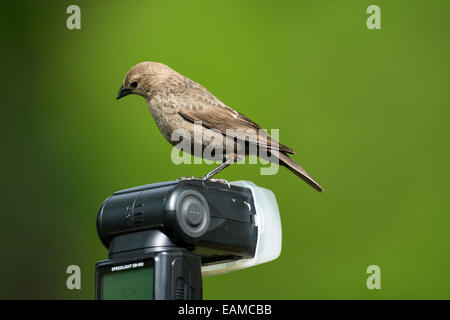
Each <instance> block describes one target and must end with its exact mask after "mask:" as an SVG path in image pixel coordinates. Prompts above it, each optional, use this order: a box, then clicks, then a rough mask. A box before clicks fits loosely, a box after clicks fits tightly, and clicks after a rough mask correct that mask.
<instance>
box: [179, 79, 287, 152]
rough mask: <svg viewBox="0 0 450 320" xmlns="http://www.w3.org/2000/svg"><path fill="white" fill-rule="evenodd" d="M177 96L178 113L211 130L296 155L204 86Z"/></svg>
mask: <svg viewBox="0 0 450 320" xmlns="http://www.w3.org/2000/svg"><path fill="white" fill-rule="evenodd" d="M179 98H180V99H177V104H178V108H179V111H178V113H179V114H180V115H181V116H182V117H183V118H185V119H186V120H188V121H191V122H195V121H198V122H201V123H202V125H203V126H205V127H207V128H209V129H216V130H219V131H220V132H221V133H222V134H224V135H227V134H228V135H231V136H232V137H234V138H237V139H242V140H244V141H248V142H249V143H251V144H256V145H258V146H264V147H267V148H273V149H275V150H278V151H282V152H286V153H291V154H294V153H295V152H294V151H293V150H292V149H291V148H288V147H286V146H285V145H283V144H281V143H279V142H277V141H276V140H275V139H272V138H271V137H270V136H269V135H268V134H267V133H266V132H265V131H264V130H262V129H261V127H260V126H259V125H257V124H256V123H255V122H253V121H252V120H250V119H248V118H247V117H245V116H244V115H243V114H241V113H239V112H237V111H235V110H233V109H231V108H230V107H228V106H227V105H225V104H224V103H222V102H221V101H220V100H218V99H217V98H216V97H214V96H213V95H212V94H211V93H210V92H209V91H207V90H206V89H204V88H198V87H197V88H190V89H189V90H187V91H186V92H185V93H184V94H183V95H181V96H180V97H179Z"/></svg>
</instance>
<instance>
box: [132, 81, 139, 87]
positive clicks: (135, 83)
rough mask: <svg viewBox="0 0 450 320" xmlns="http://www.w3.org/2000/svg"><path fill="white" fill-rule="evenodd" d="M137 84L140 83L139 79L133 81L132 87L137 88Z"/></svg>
mask: <svg viewBox="0 0 450 320" xmlns="http://www.w3.org/2000/svg"><path fill="white" fill-rule="evenodd" d="M137 85H138V83H137V81H133V82H132V83H131V84H130V87H132V88H136V87H137Z"/></svg>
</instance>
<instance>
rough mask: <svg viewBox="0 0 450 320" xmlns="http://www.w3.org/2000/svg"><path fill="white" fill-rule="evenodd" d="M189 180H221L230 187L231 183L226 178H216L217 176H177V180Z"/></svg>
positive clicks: (220, 181)
mask: <svg viewBox="0 0 450 320" xmlns="http://www.w3.org/2000/svg"><path fill="white" fill-rule="evenodd" d="M188 180H203V181H210V182H219V183H223V184H226V185H227V186H228V187H230V183H229V182H228V181H227V180H225V179H215V178H208V177H203V178H197V177H194V176H190V177H179V178H177V181H188Z"/></svg>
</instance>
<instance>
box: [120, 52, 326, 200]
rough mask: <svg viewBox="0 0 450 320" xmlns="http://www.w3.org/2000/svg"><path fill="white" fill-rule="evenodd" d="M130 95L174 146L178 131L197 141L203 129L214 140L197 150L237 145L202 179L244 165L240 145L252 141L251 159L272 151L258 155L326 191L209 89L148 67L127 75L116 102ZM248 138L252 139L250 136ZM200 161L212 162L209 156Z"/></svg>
mask: <svg viewBox="0 0 450 320" xmlns="http://www.w3.org/2000/svg"><path fill="white" fill-rule="evenodd" d="M130 94H136V95H139V96H142V97H143V98H145V100H146V101H147V104H148V107H149V109H150V112H151V114H152V116H153V118H154V120H155V123H156V125H157V127H158V129H159V131H160V132H161V134H162V135H163V136H164V138H165V139H166V140H167V141H169V142H170V143H171V144H172V145H174V146H175V145H176V142H177V141H173V139H171V137H172V134H173V133H174V131H175V130H177V129H180V128H181V129H184V130H185V132H187V133H188V134H189V135H191V138H193V137H194V129H195V126H196V125H197V126H198V125H200V126H201V130H202V133H205V131H207V130H209V132H210V134H209V139H205V140H203V141H200V142H196V141H195V139H193V140H194V142H192V145H193V146H194V150H195V143H198V144H200V145H199V146H198V147H199V148H200V149H201V150H202V151H204V150H205V148H206V147H207V146H208V145H210V144H213V143H214V142H215V141H216V142H217V141H218V142H217V144H220V146H219V145H217V146H216V147H221V146H222V144H223V146H225V144H226V143H227V142H228V143H231V145H232V146H233V145H234V147H233V148H231V150H229V149H230V148H228V149H227V148H225V147H223V149H224V150H226V151H225V154H224V156H223V158H221V160H220V162H221V164H220V165H219V166H218V167H217V168H215V169H214V170H212V171H211V172H209V173H208V174H206V175H205V176H204V177H203V178H202V179H212V177H213V176H214V175H216V174H217V173H219V172H220V171H222V170H223V169H225V168H226V167H227V166H228V165H230V164H231V163H234V162H236V161H238V160H239V157H238V154H237V145H236V140H237V139H246V140H245V146H244V148H245V154H249V150H250V149H251V147H256V148H257V149H258V150H262V149H264V150H266V151H267V150H268V152H267V153H262V154H264V155H265V156H262V155H261V152H259V153H258V154H257V155H258V156H259V157H261V158H264V159H265V160H269V161H271V162H276V163H277V164H279V165H281V166H284V167H286V168H287V169H289V170H290V171H291V172H292V173H294V174H295V175H296V176H298V177H300V178H301V179H303V180H304V181H305V182H306V183H307V184H308V185H310V186H311V187H313V188H314V189H316V190H317V191H319V192H322V191H323V188H322V187H321V186H320V185H319V184H318V183H317V182H316V181H315V180H314V179H313V178H312V177H311V176H310V175H309V174H308V173H307V172H306V171H305V170H304V169H303V168H302V167H301V166H300V165H298V164H297V163H296V162H295V161H294V160H292V159H291V158H290V156H289V154H294V153H295V152H294V151H293V150H292V149H291V148H289V147H287V146H285V145H283V144H281V143H279V142H278V141H276V140H275V139H273V138H271V137H270V135H269V134H267V133H266V132H265V131H264V130H262V129H261V127H260V126H259V125H258V124H256V123H255V122H253V121H252V120H250V119H249V118H247V117H246V116H244V115H243V114H241V113H239V112H238V111H236V110H234V109H232V108H231V107H229V106H227V105H226V104H225V103H223V102H222V101H220V100H219V99H218V98H216V97H215V96H214V95H213V94H212V93H211V92H210V91H208V90H207V89H206V88H205V87H203V86H202V85H200V84H199V83H197V82H195V81H193V80H191V79H189V78H187V77H185V76H183V75H182V74H180V73H178V72H176V71H175V70H173V69H172V68H170V67H168V66H167V65H165V64H163V63H159V62H151V61H147V62H141V63H138V64H137V65H135V66H133V67H132V68H131V69H130V70H129V71H128V72H127V73H126V75H125V78H124V80H123V82H122V85H121V86H120V89H119V92H118V94H117V96H116V99H117V100H118V99H121V98H123V97H125V96H127V95H130ZM211 132H212V133H211ZM229 132H231V136H230V134H229ZM243 132H250V133H251V134H249V135H245V134H243ZM218 138H223V139H218ZM191 141H192V140H191ZM197 150H198V149H197ZM253 150H254V149H253ZM191 153H192V152H191ZM200 156H201V157H203V158H208V156H205V155H204V154H203V152H202V155H200ZM214 159H217V157H215V158H214Z"/></svg>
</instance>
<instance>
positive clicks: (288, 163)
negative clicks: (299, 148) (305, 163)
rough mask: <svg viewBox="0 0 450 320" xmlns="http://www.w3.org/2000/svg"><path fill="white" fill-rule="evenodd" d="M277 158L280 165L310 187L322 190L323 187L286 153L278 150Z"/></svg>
mask: <svg viewBox="0 0 450 320" xmlns="http://www.w3.org/2000/svg"><path fill="white" fill-rule="evenodd" d="M278 159H279V161H280V163H279V164H280V165H282V166H285V167H286V168H288V169H289V171H291V172H292V173H294V174H295V175H296V176H298V177H300V178H302V179H303V181H305V182H306V183H307V184H309V185H310V186H311V187H313V188H314V189H316V190H317V191H319V192H322V191H323V188H322V187H321V186H320V184H318V183H317V182H316V181H315V180H314V179H313V178H312V177H311V176H310V175H309V174H308V172H306V171H305V170H304V169H303V168H302V167H300V166H299V165H298V164H297V163H296V162H295V161H294V160H292V159H291V158H289V156H288V155H287V154H284V153H282V152H280V153H279V154H278Z"/></svg>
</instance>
